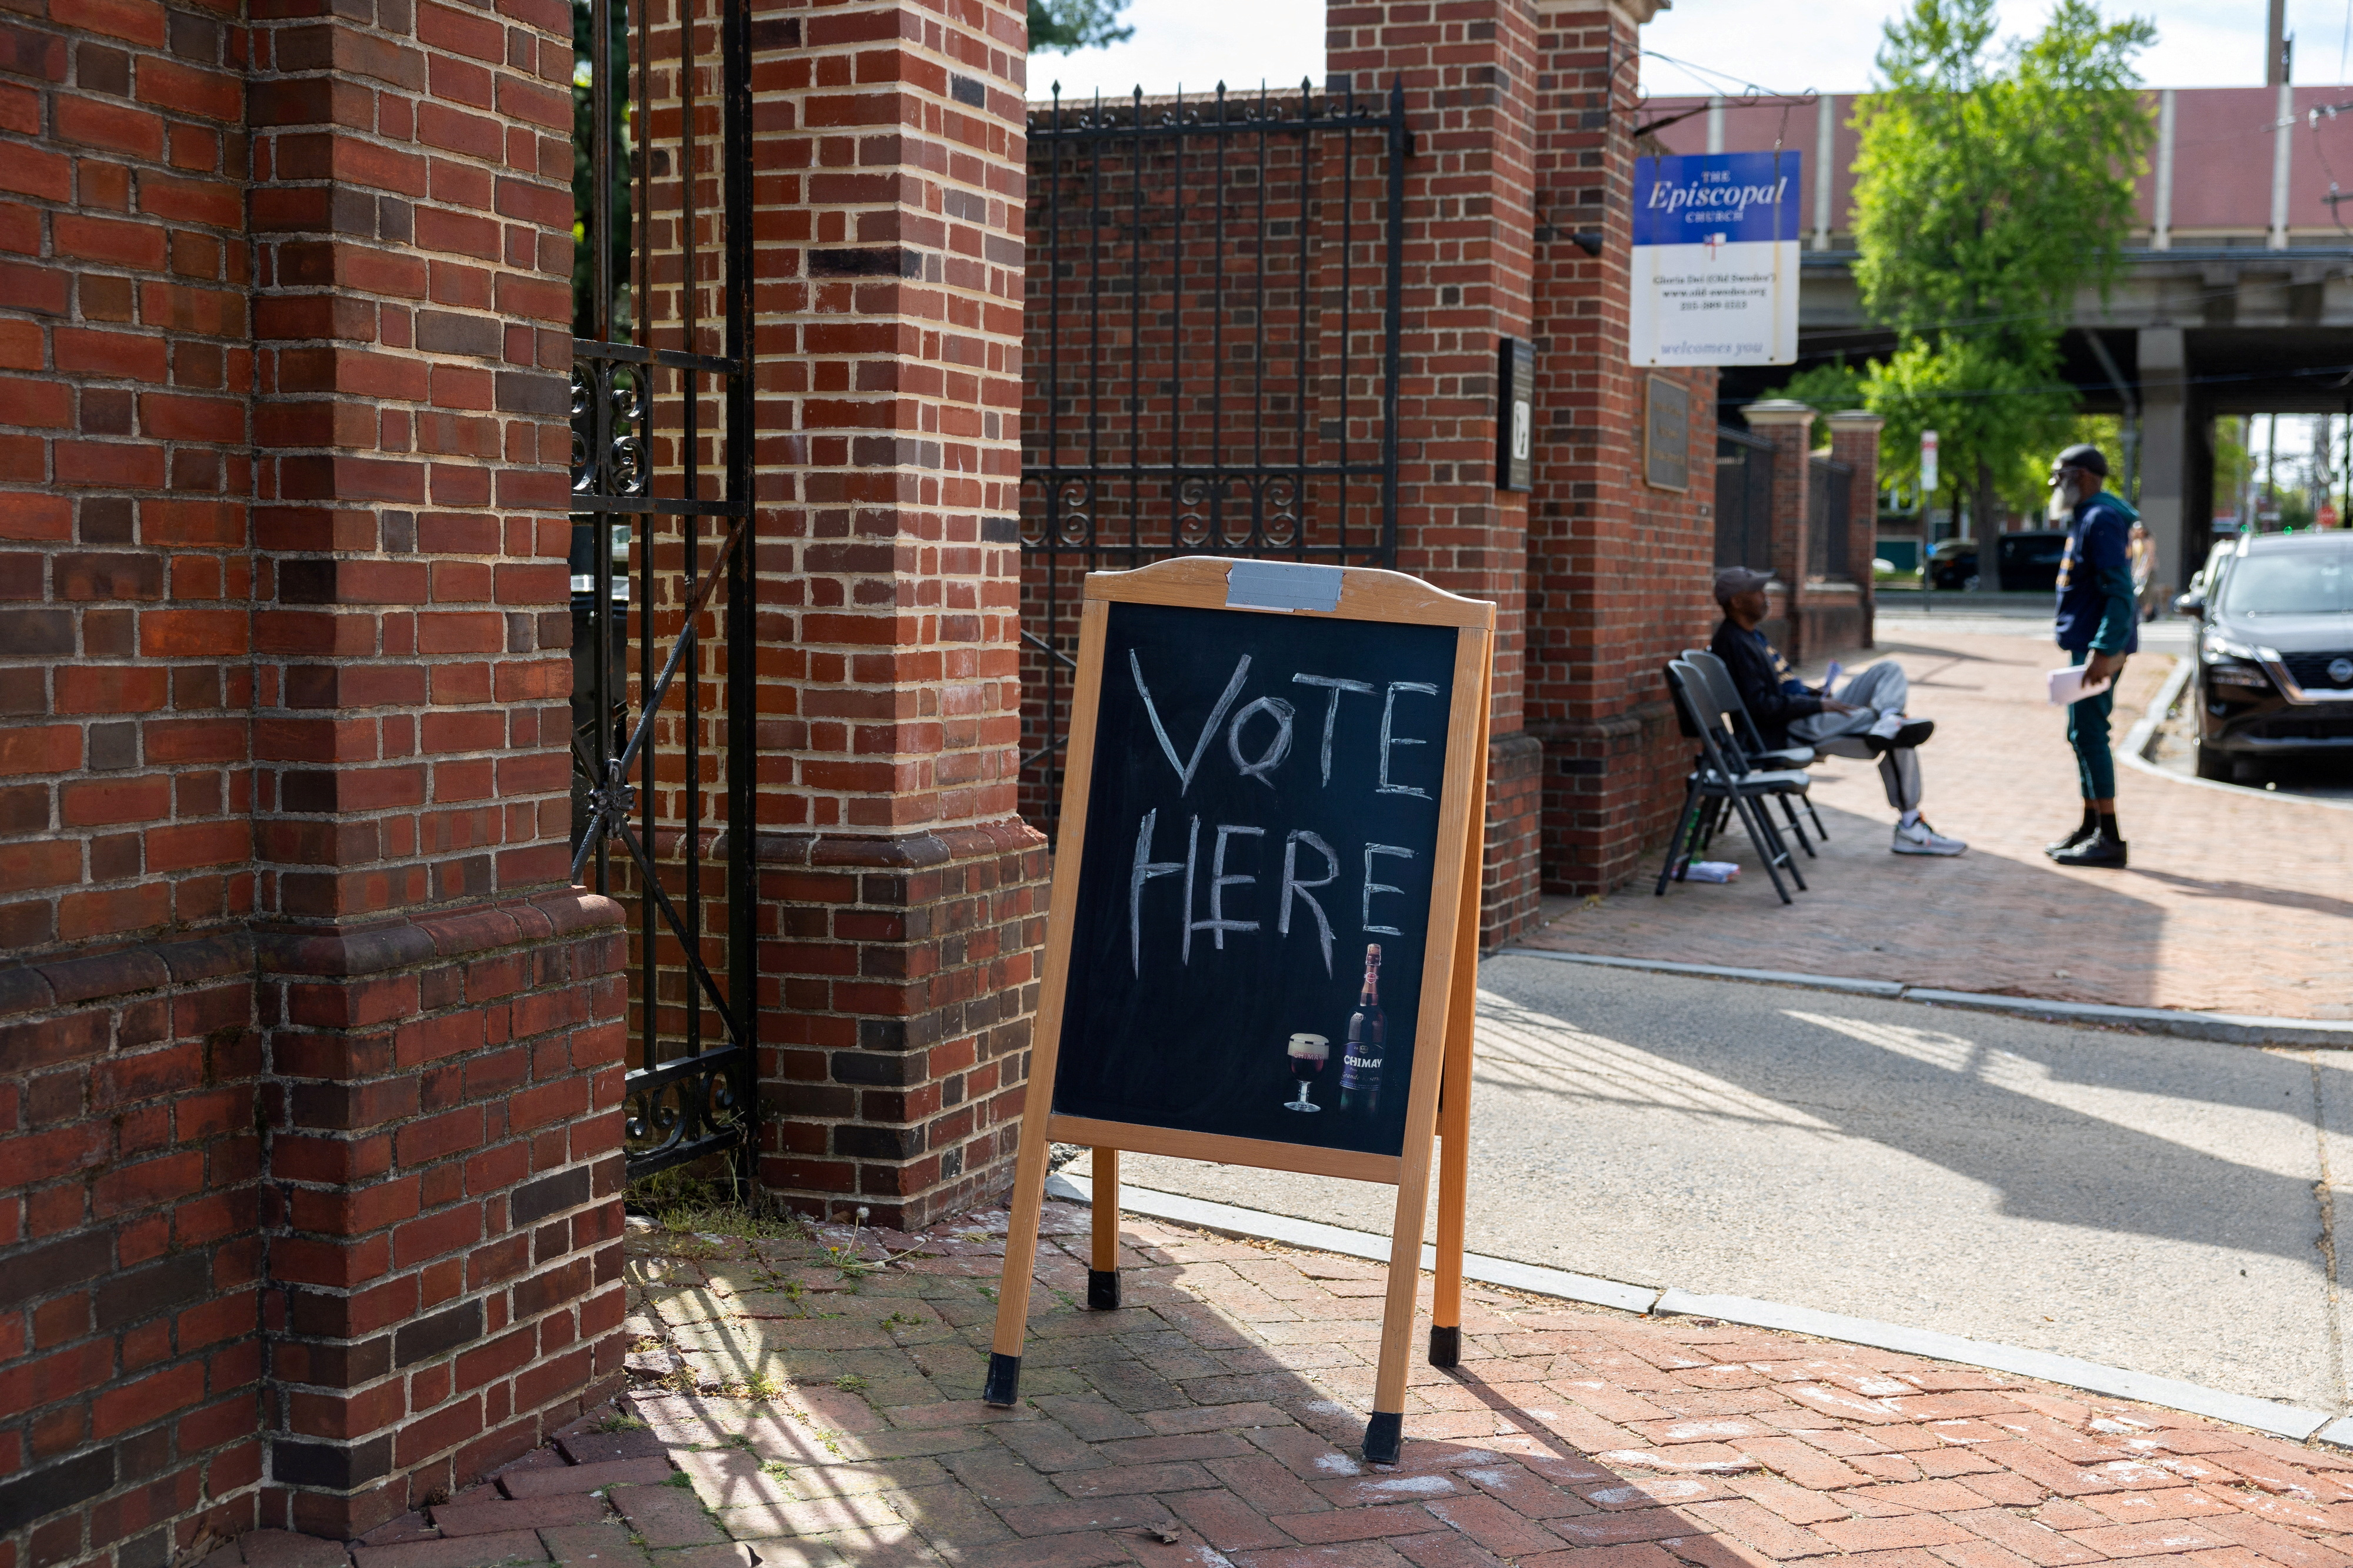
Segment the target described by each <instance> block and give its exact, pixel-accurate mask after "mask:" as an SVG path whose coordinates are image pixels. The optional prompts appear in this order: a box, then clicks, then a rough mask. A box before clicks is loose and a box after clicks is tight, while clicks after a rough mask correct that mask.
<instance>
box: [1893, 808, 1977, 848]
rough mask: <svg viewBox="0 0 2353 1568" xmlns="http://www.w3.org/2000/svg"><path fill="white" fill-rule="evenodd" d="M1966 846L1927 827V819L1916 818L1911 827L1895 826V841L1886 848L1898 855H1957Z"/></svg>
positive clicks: (1922, 817)
mask: <svg viewBox="0 0 2353 1568" xmlns="http://www.w3.org/2000/svg"><path fill="white" fill-rule="evenodd" d="M1888 848H1890V849H1892V850H1894V852H1895V853H1896V854H1898V855H1958V854H1959V853H1960V852H1961V851H1962V850H1964V849H1967V848H1968V845H1966V844H1964V843H1962V842H1961V841H1960V840H1959V839H1957V838H1947V837H1945V836H1944V835H1943V834H1941V833H1939V832H1937V831H1936V829H1935V828H1933V827H1931V826H1928V819H1927V818H1926V817H1925V816H1917V817H1914V818H1913V819H1912V826H1909V827H1906V826H1904V825H1903V824H1902V823H1900V822H1899V823H1897V824H1896V825H1895V841H1894V843H1893V844H1890V845H1889V846H1888Z"/></svg>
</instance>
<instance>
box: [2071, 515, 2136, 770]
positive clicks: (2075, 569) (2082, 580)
mask: <svg viewBox="0 0 2353 1568" xmlns="http://www.w3.org/2000/svg"><path fill="white" fill-rule="evenodd" d="M2137 521H2140V514H2139V513H2138V512H2136V511H2135V510H2133V509H2132V508H2131V507H2130V506H2128V505H2126V503H2125V500H2124V498H2123V497H2121V496H2116V495H2112V494H2110V493H2109V492H2108V491H2106V490H2102V491H2101V492H2100V493H2099V494H2098V495H2095V496H2093V497H2091V498H2089V499H2088V500H2083V501H2080V502H2078V503H2077V504H2076V507H2075V513H2074V517H2073V520H2072V521H2071V522H2070V523H2069V525H2068V529H2067V551H2066V554H2065V555H2064V556H2063V558H2062V559H2061V561H2060V563H2059V612H2058V616H2057V620H2056V624H2055V626H2054V628H2053V629H2054V630H2055V631H2056V632H2057V633H2058V638H2059V646H2060V647H2063V648H2064V649H2066V650H2067V652H2068V654H2069V655H2070V656H2071V657H2070V658H2069V659H2068V662H2069V663H2070V664H2086V663H2089V662H2090V656H2091V655H2092V654H2094V653H2106V654H2118V653H2136V652H2137V651H2139V648H2140V616H2139V614H2138V612H2137V608H2136V606H2135V601H2134V595H2133V580H2132V525H2133V524H2134V523H2136V522H2137ZM2115 710H2116V688H2114V687H2113V686H2111V687H2110V688H2109V689H2107V690H2105V691H2103V692H2101V693H2100V694H2099V695H2098V696H2097V697H2086V698H2085V699H2084V700H2082V701H2081V702H2077V703H2074V704H2073V705H2072V706H2070V707H2069V708H2068V710H2067V743H2068V744H2069V745H2071V746H2073V747H2074V749H2075V771H2076V773H2077V774H2078V775H2079V777H2080V779H2081V782H2082V784H2083V787H2084V799H2085V800H2113V799H2115V798H2116V758H2115V756H2114V755H2113V754H2112V753H2111V752H2109V750H2108V716H2109V715H2110V714H2111V713H2113V712H2114V711H2115Z"/></svg>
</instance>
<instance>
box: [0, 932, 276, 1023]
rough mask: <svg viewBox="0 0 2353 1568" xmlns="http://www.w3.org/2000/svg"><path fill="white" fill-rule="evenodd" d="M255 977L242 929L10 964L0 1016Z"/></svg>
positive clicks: (1, 978)
mask: <svg viewBox="0 0 2353 1568" xmlns="http://www.w3.org/2000/svg"><path fill="white" fill-rule="evenodd" d="M250 973H253V938H252V936H251V935H250V934H249V933H248V932H247V931H243V930H237V931H220V932H216V933H215V934H213V935H209V936H199V937H190V938H187V939H185V940H184V941H180V942H147V943H142V944H141V945H138V946H134V947H121V948H117V949H115V950H114V951H113V952H96V953H87V954H83V955H81V956H79V957H74V958H60V959H56V960H52V961H50V962H47V963H40V962H35V963H17V964H11V965H9V966H8V967H6V968H5V969H0V1016H9V1015H12V1014H20V1013H46V1012H49V1011H51V1010H53V1009H55V1008H58V1007H79V1006H82V1005H86V1004H88V1003H92V1002H104V1001H111V1000H112V999H113V998H115V997H118V996H129V995H133V994H137V993H139V992H142V991H161V990H163V989H164V987H166V986H170V985H195V984H202V983H203V982H205V981H207V980H219V979H223V978H226V977H227V976H230V975H235V974H250Z"/></svg>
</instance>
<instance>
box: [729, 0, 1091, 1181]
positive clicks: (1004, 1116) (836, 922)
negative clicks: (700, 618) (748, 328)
mask: <svg viewBox="0 0 2353 1568" xmlns="http://www.w3.org/2000/svg"><path fill="white" fill-rule="evenodd" d="M761 10H766V11H770V12H772V13H773V14H774V16H775V17H776V20H775V21H769V22H764V21H763V20H761V19H760V18H759V16H757V15H756V14H755V16H754V22H753V38H754V64H753V82H754V89H755V90H756V91H757V92H758V94H759V99H760V108H759V112H758V114H757V116H756V117H755V125H756V127H757V129H756V142H755V147H754V167H755V170H756V171H757V172H756V174H755V181H756V192H757V195H756V198H755V199H756V200H757V201H758V203H759V204H760V205H761V207H762V209H763V212H762V216H761V217H760V219H759V220H758V221H759V225H760V226H759V241H758V244H759V252H758V258H757V260H756V262H755V264H754V265H755V275H756V277H757V279H758V281H757V283H756V285H755V289H756V291H757V295H758V300H757V303H756V305H755V309H756V310H758V311H759V324H758V328H757V330H758V331H759V333H760V342H759V347H760V353H761V355H762V358H763V360H764V362H765V364H766V365H768V366H770V367H773V368H772V369H771V370H769V371H768V372H767V373H766V374H767V377H768V379H767V380H766V381H765V383H764V390H765V394H766V395H765V396H764V398H763V400H762V403H761V406H760V412H759V414H758V418H759V419H760V421H761V430H762V445H761V448H760V464H761V469H762V473H761V481H760V482H761V490H760V500H761V505H762V510H761V514H760V520H759V523H758V528H759V535H760V539H761V541H762V544H761V553H760V556H759V561H758V564H759V570H760V573H761V576H762V580H763V582H764V584H765V587H764V590H763V605H764V609H766V610H767V612H768V613H767V615H766V617H765V619H764V620H763V622H762V626H761V642H762V646H763V647H766V648H771V649H774V650H775V652H774V654H773V655H772V656H771V657H770V661H769V662H768V663H766V664H765V665H764V667H763V668H764V672H765V680H766V681H767V685H766V687H765V696H764V704H765V711H766V712H767V713H769V714H770V715H772V716H773V717H772V718H771V719H770V720H769V721H768V722H767V724H766V726H765V730H764V733H763V740H762V747H761V753H762V766H763V768H764V770H765V771H764V773H763V775H762V790H763V794H762V795H761V817H762V838H761V851H760V852H761V858H762V861H763V868H762V872H761V884H760V885H761V898H762V908H761V911H760V918H761V919H762V920H763V921H765V922H766V924H765V926H764V927H763V942H762V949H761V975H762V981H761V984H762V994H761V997H760V1003H761V1005H762V1006H763V1007H764V1008H765V1009H767V1016H766V1018H765V1020H764V1024H763V1028H762V1060H761V1067H760V1072H761V1079H762V1082H763V1086H764V1090H763V1092H764V1095H765V1101H766V1105H767V1107H768V1109H769V1110H770V1111H771V1112H772V1116H771V1119H770V1120H769V1121H768V1122H767V1125H766V1127H765V1131H764V1138H765V1143H764V1145H763V1153H762V1159H761V1165H760V1173H761V1178H762V1180H763V1181H764V1182H765V1183H766V1184H767V1185H768V1186H769V1187H770V1188H771V1189H773V1190H775V1191H776V1192H779V1193H781V1194H784V1195H786V1197H787V1198H788V1199H789V1200H790V1201H791V1202H793V1203H794V1204H796V1205H798V1206H801V1207H804V1208H807V1209H812V1210H819V1211H837V1212H838V1211H840V1210H844V1209H847V1208H849V1207H850V1206H851V1205H866V1206H868V1207H869V1208H871V1210H872V1214H873V1217H874V1218H875V1220H876V1221H877V1222H879V1223H882V1224H890V1225H903V1226H917V1225H922V1224H923V1223H926V1222H928V1221H929V1220H931V1219H933V1218H934V1217H936V1216H938V1215H943V1214H947V1213H952V1212H954V1211H955V1209H956V1208H958V1207H960V1206H964V1205H969V1204H971V1203H973V1202H976V1201H980V1200H985V1199H989V1198H993V1197H994V1196H996V1195H997V1194H998V1193H999V1192H1000V1191H1001V1190H1002V1189H1003V1187H1004V1186H1005V1184H1007V1183H1008V1181H1009V1180H1010V1178H1011V1165H1010V1163H1009V1162H1010V1159H1011V1156H1012V1153H1013V1149H1014V1142H1015V1135H1016V1131H1017V1125H1018V1123H1017V1119H1018V1116H1019V1114H1020V1109H1021V1098H1022V1091H1021V1086H1022V1084H1023V1082H1024V1079H1025V1078H1026V1075H1027V1071H1028V1065H1027V1064H1028V1054H1027V1052H1028V1047H1029V1020H1030V1016H1031V1014H1032V1013H1033V1012H1034V1011H1035V1008H1036V1005H1037V971H1036V957H1037V952H1038V949H1039V946H1040V945H1041V944H1042V942H1043V941H1044V912H1045V877H1046V855H1045V848H1044V842H1043V839H1042V838H1041V837H1040V836H1039V834H1038V833H1037V832H1035V831H1034V830H1033V829H1031V828H1030V827H1029V826H1027V825H1026V824H1025V823H1023V822H1022V821H1021V819H1020V817H1019V816H1018V814H1017V807H1016V804H1015V798H1014V796H1015V786H1016V779H1017V775H1018V744H1019V725H1020V690H1019V672H1018V647H1019V645H1020V625H1019V619H1018V593H1019V582H1020V576H1019V570H1020V563H1019V537H1018V522H1017V521H1016V519H1017V517H1018V495H1017V493H1016V492H1017V489H1018V484H1019V479H1020V466H1021V455H1020V428H1019V424H1020V408H1021V362H1020V350H1021V266H1022V241H1021V230H1022V222H1023V215H1022V188H1023V177H1024V151H1023V132H1024V115H1025V108H1024V99H1023V94H1022V79H1023V67H1024V63H1025V56H1024V50H1023V39H1024V36H1025V35H1024V31H1023V28H1024V13H1023V11H1022V10H1021V9H1020V8H1019V7H1018V5H1012V4H1009V3H1008V0H978V3H976V4H974V5H968V6H966V7H964V8H962V9H960V10H956V11H953V12H951V13H946V14H943V13H942V12H941V11H939V10H938V9H937V8H935V7H932V6H927V5H919V4H916V3H915V0H892V3H885V4H876V5H860V6H856V7H837V8H831V9H818V10H807V9H803V8H801V7H800V6H798V5H786V4H785V3H784V0H770V4H768V5H762V6H755V13H756V12H758V11H761Z"/></svg>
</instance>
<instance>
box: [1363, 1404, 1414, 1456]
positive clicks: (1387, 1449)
mask: <svg viewBox="0 0 2353 1568" xmlns="http://www.w3.org/2000/svg"><path fill="white" fill-rule="evenodd" d="M1403 1447H1405V1413H1404V1412H1403V1411H1398V1412H1395V1413H1394V1414H1393V1413H1391V1412H1389V1411H1387V1410H1376V1411H1374V1412H1373V1418H1372V1419H1371V1420H1370V1421H1367V1422H1366V1423H1365V1462H1366V1464H1371V1465H1394V1464H1396V1463H1397V1462H1398V1451H1399V1450H1400V1449H1402V1448H1403Z"/></svg>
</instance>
